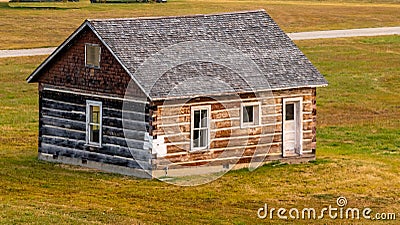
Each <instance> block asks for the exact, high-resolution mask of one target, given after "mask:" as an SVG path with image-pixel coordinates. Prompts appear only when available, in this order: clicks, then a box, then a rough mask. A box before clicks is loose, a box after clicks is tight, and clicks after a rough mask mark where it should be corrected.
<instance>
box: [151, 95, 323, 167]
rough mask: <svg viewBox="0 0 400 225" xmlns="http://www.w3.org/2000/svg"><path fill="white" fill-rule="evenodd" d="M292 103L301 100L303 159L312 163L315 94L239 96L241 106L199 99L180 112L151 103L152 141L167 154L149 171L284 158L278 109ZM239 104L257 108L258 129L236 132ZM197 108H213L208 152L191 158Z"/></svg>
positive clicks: (231, 101) (234, 101) (228, 101)
mask: <svg viewBox="0 0 400 225" xmlns="http://www.w3.org/2000/svg"><path fill="white" fill-rule="evenodd" d="M295 97H301V98H302V103H303V111H302V117H303V131H302V132H303V140H302V142H303V151H302V152H303V157H304V158H313V157H315V148H316V138H315V136H316V129H315V127H316V92H315V88H301V89H291V90H284V91H274V92H273V93H272V95H270V94H265V93H264V94H263V93H261V94H258V95H257V96H245V97H244V98H243V96H242V98H243V99H241V100H239V99H230V98H226V99H218V101H216V100H212V99H198V100H197V101H191V102H188V103H186V104H184V105H183V106H182V105H179V104H176V105H174V104H168V103H165V102H155V103H154V104H155V105H156V110H155V111H154V112H153V114H152V117H153V118H152V120H153V123H152V125H153V129H154V130H153V132H152V135H154V136H157V138H158V139H162V143H159V146H160V145H162V146H163V147H164V148H165V149H166V154H165V155H163V156H161V157H160V156H159V157H158V158H157V159H156V160H154V162H153V164H154V165H153V167H154V168H156V169H162V168H163V167H165V166H166V165H168V166H169V168H173V167H174V166H175V165H179V166H197V165H204V164H209V165H215V164H224V163H234V162H236V163H237V162H243V163H246V162H249V161H250V160H251V158H252V156H253V154H254V152H255V151H256V150H257V151H258V152H260V151H261V155H264V156H266V158H265V160H266V161H268V160H272V159H273V160H276V159H279V158H282V103H283V99H284V98H295ZM241 102H261V111H262V114H261V124H260V126H256V127H250V128H242V127H241V126H240V105H241ZM199 105H211V125H210V127H211V131H210V133H211V135H210V136H211V140H210V147H209V149H207V150H204V151H196V152H194V151H191V149H190V135H191V133H190V127H191V125H190V123H191V121H190V120H191V117H190V108H191V107H192V106H199ZM297 158H298V157H297ZM299 160H300V161H301V159H300V158H299Z"/></svg>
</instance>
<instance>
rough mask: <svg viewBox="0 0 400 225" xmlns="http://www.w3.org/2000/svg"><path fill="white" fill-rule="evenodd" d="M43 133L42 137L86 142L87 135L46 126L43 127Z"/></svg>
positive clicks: (77, 131)
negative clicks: (56, 137)
mask: <svg viewBox="0 0 400 225" xmlns="http://www.w3.org/2000/svg"><path fill="white" fill-rule="evenodd" d="M41 131H42V135H48V136H58V137H64V138H69V139H76V140H86V133H85V132H82V131H79V130H72V129H65V128H61V127H52V126H47V125H44V126H42V128H41Z"/></svg>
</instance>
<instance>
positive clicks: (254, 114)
mask: <svg viewBox="0 0 400 225" xmlns="http://www.w3.org/2000/svg"><path fill="white" fill-rule="evenodd" d="M260 110H261V107H260V104H259V103H258V102H256V103H254V102H252V103H243V104H242V106H241V110H240V111H241V115H240V117H241V118H240V119H241V127H248V126H258V125H260V115H261V113H260Z"/></svg>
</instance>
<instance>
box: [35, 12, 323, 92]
mask: <svg viewBox="0 0 400 225" xmlns="http://www.w3.org/2000/svg"><path fill="white" fill-rule="evenodd" d="M83 26H88V27H90V28H91V29H92V30H93V31H94V33H95V34H96V35H97V36H98V37H99V38H100V39H101V40H102V42H103V43H104V44H105V45H106V46H107V48H108V49H109V50H110V51H111V52H112V53H113V54H114V56H115V57H116V58H117V59H118V61H119V62H120V63H121V64H122V65H123V67H124V68H125V69H126V70H127V72H128V73H129V74H130V75H131V77H132V79H133V80H135V81H136V82H137V83H138V85H139V86H140V87H141V88H142V90H143V91H144V92H145V93H146V95H147V96H148V97H149V98H151V99H160V98H166V97H167V95H168V93H169V90H170V87H171V86H175V85H177V84H178V83H179V82H182V80H187V79H190V78H193V77H199V76H202V78H203V80H204V81H205V82H204V84H205V85H203V86H201V82H200V83H199V82H193V84H192V86H190V84H189V85H187V84H186V88H185V91H178V92H175V94H174V96H175V97H186V96H189V95H194V94H195V95H201V94H210V93H219V92H229V90H228V89H229V88H228V89H226V90H225V89H224V88H218V87H217V86H216V85H210V83H212V82H208V83H207V80H212V78H215V77H218V79H220V80H225V81H226V83H227V84H228V86H231V87H233V88H232V89H231V90H234V91H236V92H246V91H249V87H248V84H247V83H246V81H244V80H243V79H241V78H240V76H241V74H237V73H236V71H232V69H231V68H227V67H224V66H221V65H217V64H218V63H214V66H212V64H213V62H201V61H198V62H187V63H185V65H179V66H177V67H180V68H178V69H177V68H171V69H170V70H169V71H166V72H165V73H164V74H163V75H162V76H161V77H158V76H159V75H157V74H152V73H146V74H143V73H137V70H138V68H139V67H140V66H141V65H142V64H143V62H145V60H147V59H148V58H149V57H152V56H154V55H156V54H157V53H159V52H160V51H162V50H163V49H165V48H169V47H171V46H174V45H177V44H179V43H190V42H201V41H210V42H218V43H223V44H226V45H227V46H230V47H232V48H235V49H237V50H239V51H240V52H242V53H243V54H244V55H245V56H246V57H249V58H250V59H251V60H253V61H254V62H255V64H256V65H257V67H258V69H259V71H260V72H261V73H260V74H259V75H258V76H264V77H258V78H259V79H260V80H261V79H264V78H266V80H267V81H268V83H269V85H268V87H264V88H265V89H272V90H280V89H291V88H298V87H318V86H325V85H327V81H326V80H325V78H324V77H323V76H322V75H321V74H320V73H319V72H318V70H317V69H316V68H315V67H314V66H313V65H312V64H311V62H310V61H309V60H308V59H307V58H306V56H305V55H304V54H303V53H302V52H301V51H300V50H299V49H298V47H297V46H296V45H295V44H294V43H293V42H292V41H291V40H290V38H289V37H288V36H287V35H286V34H285V33H284V32H283V31H282V30H281V29H280V28H279V26H278V25H277V24H276V23H275V22H274V21H273V20H272V18H271V17H270V16H269V15H268V14H267V13H266V12H265V11H264V10H258V11H246V12H234V13H223V14H214V15H193V16H181V17H152V18H133V19H101V20H87V21H86V22H85V23H84V24H83V25H82V26H81V27H83ZM227 57H229V56H227ZM161 59H162V58H161ZM159 63H163V62H159ZM188 63H189V66H188V65H187V64H188ZM190 64H191V65H190ZM191 68H192V69H193V68H196V71H198V73H196V72H193V71H190V70H191ZM210 68H211V69H210ZM35 73H37V71H35V72H34V73H33V74H32V75H31V76H30V77H29V78H28V81H30V80H32V78H33V76H35ZM227 76H228V78H227ZM229 76H232V79H229ZM253 78H254V77H253ZM255 79H257V77H255ZM199 85H200V86H201V87H200V88H199ZM256 89H257V91H261V89H263V87H257V88H256ZM196 90H197V91H196ZM253 90H254V89H253Z"/></svg>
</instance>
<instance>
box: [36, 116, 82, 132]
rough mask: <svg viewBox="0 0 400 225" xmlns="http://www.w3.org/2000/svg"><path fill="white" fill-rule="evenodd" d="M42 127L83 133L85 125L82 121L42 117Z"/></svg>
mask: <svg viewBox="0 0 400 225" xmlns="http://www.w3.org/2000/svg"><path fill="white" fill-rule="evenodd" d="M42 122H43V125H51V126H56V127H60V128H68V129H73V130H79V131H85V130H86V124H85V123H84V122H82V121H75V120H69V119H65V118H57V117H49V116H43V117H42Z"/></svg>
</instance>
